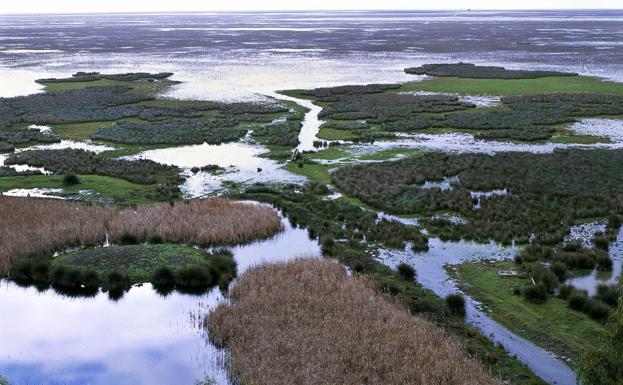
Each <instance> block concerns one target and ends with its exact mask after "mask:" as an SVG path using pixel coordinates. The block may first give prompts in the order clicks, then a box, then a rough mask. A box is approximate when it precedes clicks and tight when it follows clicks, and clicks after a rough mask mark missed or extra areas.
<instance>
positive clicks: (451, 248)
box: [0, 94, 623, 385]
mask: <svg viewBox="0 0 623 385" xmlns="http://www.w3.org/2000/svg"><path fill="white" fill-rule="evenodd" d="M271 96H273V97H275V98H277V99H280V100H288V101H292V102H296V103H298V104H300V105H301V106H303V107H305V108H306V109H307V110H308V112H307V113H306V114H305V118H304V122H303V126H302V130H301V133H300V135H299V141H300V144H299V146H298V148H297V149H298V150H299V151H314V150H315V148H314V146H313V142H314V141H315V140H318V138H317V135H318V132H319V129H320V126H321V124H322V123H323V122H322V121H321V120H320V119H319V117H318V114H319V113H320V112H321V111H322V108H321V107H319V106H317V105H315V104H314V103H313V102H312V101H310V100H306V99H298V98H293V97H290V96H285V95H281V94H274V95H271ZM622 142H623V140H622V141H614V142H613V143H609V144H598V145H590V146H586V145H584V146H583V145H565V144H548V143H545V144H514V143H509V142H489V141H480V140H475V139H474V138H473V136H471V135H468V134H441V135H427V134H415V135H405V136H403V137H402V138H400V139H399V140H397V141H379V142H376V143H374V144H372V145H366V146H363V145H353V146H351V148H352V149H353V150H354V151H363V152H365V151H379V150H382V149H387V148H392V147H401V146H402V147H413V148H422V149H430V150H441V151H452V152H485V153H493V152H499V151H528V152H551V151H553V150H554V149H555V148H565V147H590V148H622V147H623V143H622ZM80 145H81V144H79V143H74V142H62V143H59V144H56V145H49V146H45V148H67V147H76V146H80ZM42 147H43V146H42ZM86 147H88V149H90V150H91V149H93V147H94V146H93V145H92V144H88V145H86ZM105 149H106V148H104V147H101V148H100V147H98V148H96V149H95V150H96V151H103V150H105ZM264 151H265V149H264V148H262V146H258V145H255V144H253V143H249V142H245V141H242V142H236V143H226V144H222V145H218V146H212V145H196V146H183V147H176V148H166V149H159V150H152V151H148V152H145V153H142V154H139V155H138V156H137V157H136V158H145V159H152V160H154V161H157V162H161V163H165V164H175V165H178V166H180V167H182V168H184V169H185V170H186V171H185V172H188V170H189V169H190V167H195V166H197V167H200V166H204V165H207V164H218V165H220V166H223V167H226V168H230V169H231V170H230V171H228V172H225V173H224V174H222V175H218V176H214V175H209V174H205V173H197V174H193V175H188V176H189V178H188V181H187V182H186V184H185V186H183V189H184V191H185V192H186V195H187V196H189V197H193V196H201V195H203V194H205V193H209V192H214V191H216V190H217V189H218V188H220V186H221V184H222V182H223V181H225V180H232V179H233V180H235V181H239V182H255V181H264V182H270V181H277V182H280V181H290V182H301V181H302V180H303V179H302V178H301V177H299V176H296V175H294V174H291V173H289V172H287V171H286V170H284V169H283V168H282V165H281V164H279V163H277V162H275V161H272V160H269V159H264V158H261V157H259V155H261V154H262V152H264ZM231 154H237V156H236V157H231V156H230V155H231ZM240 154H242V155H241V156H240ZM3 160H4V158H2V157H0V164H1V163H3ZM260 169H261V171H260ZM26 193H28V192H26V191H18V192H15V195H25V194H26ZM30 193H33V192H32V191H31V192H30ZM52 193H53V192H52ZM42 195H43V194H42ZM52 195H53V194H52ZM45 196H48V197H49V196H50V195H49V194H45ZM386 217H387V216H386ZM390 219H397V220H402V219H400V218H394V217H392V218H390ZM282 221H283V223H284V228H285V231H284V232H282V233H281V234H279V235H277V236H275V237H273V238H271V239H269V240H265V241H258V242H255V243H253V244H250V245H243V246H237V247H234V248H233V249H232V251H233V252H234V257H235V259H236V261H237V263H238V272H239V274H242V273H244V271H245V270H246V269H248V268H249V267H250V266H252V265H255V264H258V263H261V262H274V261H283V260H290V259H293V258H296V257H303V256H306V257H319V256H320V254H321V253H320V247H319V245H318V243H317V242H316V241H312V240H310V239H309V238H308V235H307V232H306V231H305V230H303V229H298V228H294V227H292V226H291V225H290V223H289V222H288V221H287V219H285V218H283V217H282ZM406 223H407V224H417V221H414V220H406ZM622 245H623V239H622V237H621V235H619V240H618V242H617V246H616V247H614V249H615V251H616V253H617V254H616V258H613V260H614V261H615V264H616V266H618V271H620V270H621V268H620V267H621V263H620V262H621V259H623V258H622V257H621V255H623V246H622ZM518 250H519V249H518V248H515V247H510V248H504V247H501V246H499V245H496V244H494V243H491V244H478V243H473V242H464V241H461V242H442V241H441V240H439V239H437V238H431V239H430V250H429V251H428V252H426V253H414V252H412V251H410V247H408V246H407V248H406V249H405V251H400V250H389V249H384V250H381V251H380V254H379V260H380V261H382V262H383V263H385V264H387V265H388V266H390V267H395V266H396V265H397V264H398V263H400V262H402V261H404V262H407V263H409V264H411V265H413V266H414V267H415V268H416V270H417V272H418V281H419V282H420V283H421V284H422V285H424V286H425V287H427V288H429V289H431V290H433V291H434V292H435V293H436V294H437V295H439V296H440V297H445V296H446V295H448V294H450V293H452V292H456V291H458V288H457V285H456V282H454V281H453V280H452V279H451V278H450V277H449V275H448V274H447V272H446V270H445V265H452V264H458V263H462V262H466V261H478V260H502V259H511V258H513V256H514V255H515V253H517V251H518ZM589 280H590V279H589ZM588 284H589V285H590V284H591V283H590V282H589V283H588ZM11 298H17V299H19V301H16V300H12V299H11ZM466 298H467V316H466V322H467V323H469V324H471V325H473V326H474V327H476V328H477V329H478V330H480V331H481V332H482V334H483V335H485V336H487V337H488V338H489V339H490V340H491V341H493V342H495V343H499V344H501V345H502V346H504V348H505V349H506V351H507V352H508V354H510V355H514V356H516V357H517V359H518V360H519V361H521V362H522V363H524V364H525V365H526V366H528V367H529V368H530V369H531V370H532V371H533V372H534V373H535V374H537V375H538V376H539V377H541V378H542V379H543V380H544V381H546V382H548V383H550V384H558V385H576V384H577V380H576V377H575V374H574V372H573V371H572V370H571V369H570V368H569V367H568V366H567V365H566V364H565V363H564V362H562V361H561V360H560V359H559V358H557V357H555V356H554V355H553V354H552V353H550V352H548V351H546V350H545V349H542V348H540V347H538V346H536V345H535V344H533V343H531V342H530V341H528V340H526V339H524V338H522V337H520V336H518V335H517V334H515V333H513V332H511V331H510V330H508V329H507V328H505V327H504V326H503V325H501V324H500V323H498V322H496V321H495V320H493V318H492V317H490V316H489V315H488V314H487V313H485V312H484V311H483V310H482V309H481V308H480V307H479V304H478V303H477V302H476V301H475V300H474V299H472V298H470V297H469V296H466ZM0 300H1V302H2V303H3V304H8V305H7V307H5V309H8V310H9V311H6V312H5V314H7V315H8V316H3V317H1V318H0V336H1V337H2V339H3V341H6V343H3V345H2V346H0V371H2V372H4V373H7V374H8V376H9V379H13V378H15V379H17V381H15V382H16V383H22V382H24V383H31V382H33V383H47V384H49V383H50V382H48V381H50V380H49V379H50V378H57V379H59V381H60V380H61V379H62V381H64V382H63V383H66V384H79V383H81V382H83V381H84V379H85V378H89V379H91V378H99V379H102V381H101V383H102V384H104V383H111V380H112V382H114V383H119V384H123V383H126V382H127V383H133V384H139V385H140V384H148V383H152V382H153V378H154V376H156V375H158V373H161V375H164V373H163V370H164V369H163V370H161V371H158V370H155V371H152V372H150V371H143V372H141V371H136V368H139V367H152V368H153V367H155V366H154V365H156V364H155V362H159V363H160V364H159V365H163V363H165V362H168V365H169V366H167V367H168V368H169V370H171V372H170V373H175V374H176V375H177V376H178V377H176V382H180V381H181V380H183V379H186V378H187V377H188V376H191V375H192V376H193V378H194V379H196V378H200V379H202V378H203V377H206V378H207V377H209V378H210V379H211V380H214V381H215V383H216V384H219V385H226V384H229V379H228V378H227V375H226V372H225V369H224V365H223V360H224V353H223V352H222V351H219V350H218V349H217V348H216V347H214V346H212V345H211V344H210V343H209V342H206V338H205V330H204V329H203V327H202V326H201V320H199V319H198V318H197V317H199V316H198V314H205V313H207V311H208V310H209V309H211V308H213V307H214V306H216V305H218V304H219V303H222V302H223V301H225V298H224V297H223V296H222V294H221V293H220V292H219V291H218V289H215V290H213V291H212V292H210V293H209V294H207V295H205V296H203V297H200V298H199V300H198V301H197V300H196V298H194V299H189V298H187V297H185V296H183V295H181V294H173V295H171V296H170V297H167V298H166V299H163V298H160V297H158V296H157V295H156V294H155V293H154V292H153V290H151V289H150V286H149V285H143V286H141V287H135V288H133V289H132V290H131V291H130V293H128V295H127V297H126V298H125V299H123V300H122V301H120V302H119V303H108V302H107V301H106V299H105V297H104V295H103V294H101V293H100V294H98V295H97V296H96V297H95V298H90V299H79V300H76V299H67V298H64V297H59V295H57V294H55V293H53V292H52V291H45V292H38V291H36V290H35V289H33V288H28V289H25V288H20V287H17V286H15V285H14V284H9V283H2V284H1V285H0ZM46 301H50V302H49V303H50V304H53V305H54V306H53V309H52V308H50V307H51V305H44V304H45V303H47V302H46ZM93 304H97V305H93ZM3 306H4V305H3ZM157 306H163V307H164V308H167V309H170V310H171V312H170V313H171V314H173V315H172V316H166V315H164V313H163V312H161V311H158V312H157V313H153V312H152V313H150V314H154V315H153V317H156V318H157V319H155V318H154V319H145V317H137V318H136V319H133V318H132V311H133V310H134V309H137V308H138V309H144V310H148V311H150V310H153V309H154V308H155V307H157ZM39 308H41V309H47V310H49V311H46V314H45V316H44V315H43V314H39V315H37V314H34V313H38V312H39V311H36V312H35V311H34V310H33V309H39ZM28 309H30V310H28ZM85 309H86V310H85ZM84 311H86V312H87V313H88V314H90V315H88V318H89V319H102V320H107V322H108V324H106V325H105V324H100V323H96V325H99V326H100V327H102V328H106V329H108V330H117V331H116V332H114V333H113V335H111V336H107V338H106V340H107V341H105V342H106V343H104V341H103V338H102V335H101V331H100V330H96V329H95V328H87V327H85V326H84V325H83V324H84V322H83V323H80V322H79V319H80V316H79V315H80V314H82V312H84ZM33 312H34V313H33ZM117 313H118V314H119V315H118V316H117V315H116V314H117ZM41 317H43V318H45V319H47V322H49V325H50V328H51V330H53V331H54V333H53V334H54V335H57V337H54V338H53V341H50V340H46V339H45V338H46V337H44V336H43V335H41V336H37V335H33V334H32V330H34V329H35V328H34V327H33V319H32V318H34V319H35V320H36V319H39V318H41ZM124 317H125V318H124ZM43 318H41V319H43ZM189 323H190V324H191V325H192V327H191V328H188V324H189ZM29 325H30V326H29ZM67 325H69V326H71V327H69V328H67ZM77 325H79V326H77ZM115 328H117V329H115ZM128 329H130V330H141V333H137V334H134V335H133V333H130V332H128ZM6 330H11V331H12V333H11V336H10V338H9V336H7V335H4V334H6V333H2V331H6ZM67 330H72V332H75V333H76V334H77V335H72V332H68V331H67ZM115 333H116V334H115ZM145 333H147V334H145ZM48 334H49V333H48ZM46 335H47V334H46ZM77 337H80V338H81V342H80V343H78V342H77V341H76V338H77ZM148 340H149V341H151V342H150V343H147V341H148ZM162 341H165V342H166V343H165V344H163V345H164V347H163V348H158V344H159V343H162ZM180 341H183V342H180ZM112 342H114V343H115V344H117V345H116V346H118V347H113V343H112ZM52 343H54V344H58V346H66V347H67V349H61V348H56V349H53V348H52V349H42V346H43V347H45V346H47V347H48V348H49V347H50V346H49V344H52ZM180 344H181V345H180ZM81 346H82V347H87V346H102V354H101V355H97V354H95V352H90V353H89V354H86V355H85V356H84V357H82V358H80V357H81V356H80V355H79V353H78V352H80V351H81V350H80V349H81ZM130 347H131V348H130ZM167 349H170V351H168V350H167ZM185 349H190V351H191V352H192V353H191V357H187V356H185V355H184V353H180V352H182V351H184V350H185ZM38 351H40V352H42V354H40V355H35V356H36V357H29V356H30V354H31V352H38ZM44 352H45V353H49V352H56V355H55V358H54V359H53V360H52V359H49V356H47V357H44V356H45V355H46V354H43V353H44ZM104 353H106V354H104ZM176 354H178V355H179V354H181V356H183V357H185V358H184V359H183V360H182V361H184V362H182V363H180V362H177V361H179V359H178V358H175V356H176ZM39 356H40V357H39ZM104 356H105V357H106V358H104ZM124 357H126V359H127V362H126V363H127V367H126V365H125V364H124ZM128 357H133V358H132V359H131V360H130V359H129V358H128ZM154 357H157V359H156V358H154ZM89 359H91V361H89ZM137 360H138V361H137ZM140 360H143V361H142V362H141V361H140ZM154 360H155V361H154ZM167 360H169V361H167ZM189 360H190V362H192V364H191V365H190V366H189V365H188V361H189ZM67 362H75V364H74V365H73V366H72V367H70V368H68V367H65V366H63V363H67ZM202 362H203V363H202ZM174 364H177V365H178V366H177V367H175V368H173V367H171V366H172V365H173V366H174ZM141 365H144V366H141ZM156 366H157V365H156ZM180 368H181V369H183V370H180ZM93 371H95V372H96V375H94V374H93ZM182 371H187V374H185V375H181V374H180V373H181V372H182ZM99 372H101V374H100V373H99ZM170 373H169V375H170ZM121 378H126V380H124V381H121V380H119V379H121ZM190 380H192V379H189V381H186V382H188V383H190V382H192V381H190ZM128 381H130V382H128ZM182 382H184V381H182ZM91 383H93V384H99V383H100V382H97V381H96V382H91Z"/></svg>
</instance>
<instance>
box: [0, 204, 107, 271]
mask: <svg viewBox="0 0 623 385" xmlns="http://www.w3.org/2000/svg"><path fill="white" fill-rule="evenodd" d="M115 213H116V210H115V209H114V208H112V207H106V206H88V205H85V204H80V203H69V202H63V201H59V200H52V199H34V198H14V197H5V196H0V214H1V218H0V273H6V271H7V270H8V268H9V265H10V263H11V261H12V260H14V259H15V258H16V257H18V256H22V255H25V254H28V253H32V252H50V253H51V252H54V251H56V250H62V249H64V248H66V247H71V246H78V245H96V244H100V243H101V242H103V241H104V239H105V237H106V235H105V227H106V222H107V221H109V220H110V218H112V217H113V216H114V215H115Z"/></svg>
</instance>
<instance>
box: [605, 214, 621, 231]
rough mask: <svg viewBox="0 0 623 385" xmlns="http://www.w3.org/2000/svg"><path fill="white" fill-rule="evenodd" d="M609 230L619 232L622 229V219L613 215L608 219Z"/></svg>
mask: <svg viewBox="0 0 623 385" xmlns="http://www.w3.org/2000/svg"><path fill="white" fill-rule="evenodd" d="M608 228H610V229H613V230H618V229H620V228H621V217H620V216H618V215H615V214H612V215H610V216H609V217H608Z"/></svg>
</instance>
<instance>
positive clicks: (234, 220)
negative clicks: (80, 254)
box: [0, 197, 281, 274]
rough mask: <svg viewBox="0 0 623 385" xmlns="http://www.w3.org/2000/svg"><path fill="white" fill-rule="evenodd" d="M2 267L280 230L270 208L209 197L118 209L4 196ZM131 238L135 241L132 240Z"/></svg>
mask: <svg viewBox="0 0 623 385" xmlns="http://www.w3.org/2000/svg"><path fill="white" fill-rule="evenodd" d="M0 208H1V211H2V213H3V215H4V219H5V220H3V221H2V222H1V223H0V245H1V249H0V267H1V270H0V271H1V272H2V273H3V274H6V273H8V272H9V271H10V268H11V266H12V265H13V264H14V263H15V262H17V261H19V260H20V259H23V258H27V257H28V255H33V254H34V255H41V254H42V255H44V256H45V257H46V258H47V259H49V258H50V257H51V256H52V253H54V252H56V251H63V250H65V249H67V248H74V247H93V246H99V245H102V244H103V243H104V242H105V241H106V240H107V238H106V237H107V234H108V240H109V241H110V242H112V243H138V242H141V243H142V242H146V241H148V240H150V239H151V240H153V239H154V236H155V235H158V236H159V237H160V239H161V240H162V241H163V242H167V243H184V244H189V245H201V246H206V247H207V246H218V245H223V244H233V243H244V242H248V241H251V240H254V239H257V238H264V237H267V236H270V235H272V234H274V233H275V232H277V231H279V230H280V229H281V221H280V220H279V217H278V216H277V215H276V213H275V212H274V211H273V210H272V209H271V208H269V207H263V206H258V205H249V204H246V203H240V202H234V201H229V200H226V199H218V198H214V199H204V200H196V201H190V202H186V203H179V204H175V205H170V204H153V205H147V206H136V207H130V208H125V209H118V208H115V207H112V206H100V205H91V204H82V203H75V202H63V201H56V200H40V199H33V198H12V197H0ZM128 240H130V241H131V242H128Z"/></svg>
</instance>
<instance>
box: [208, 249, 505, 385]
mask: <svg viewBox="0 0 623 385" xmlns="http://www.w3.org/2000/svg"><path fill="white" fill-rule="evenodd" d="M231 297H232V301H231V304H230V305H220V306H219V307H217V308H216V309H215V310H214V311H213V312H212V313H210V314H209V315H208V317H207V319H206V324H207V327H208V329H209V332H210V337H211V338H212V340H213V341H214V342H215V343H216V344H219V345H223V346H226V347H228V348H229V350H230V353H231V356H230V363H229V364H230V370H231V372H232V375H233V376H234V377H236V378H237V379H238V380H239V381H240V383H245V384H254V385H281V384H299V385H307V384H309V385H311V384H313V385H325V384H326V385H334V384H369V385H376V384H378V385H381V384H383V385H393V384H396V385H398V384H400V385H402V384H413V385H418V384H421V385H489V384H491V385H493V384H499V381H497V380H496V379H494V378H493V377H491V376H490V375H489V374H488V373H487V371H486V369H484V368H483V367H482V366H481V365H480V364H479V363H478V362H477V361H476V360H474V359H473V358H471V357H469V356H468V355H467V354H466V352H465V351H464V350H463V348H462V346H461V345H460V344H459V342H457V341H456V340H454V339H453V338H451V337H449V336H448V335H447V334H446V333H445V332H444V331H443V330H442V329H440V328H439V327H437V326H435V325H434V324H432V323H431V322H430V321H428V320H425V319H423V318H420V317H417V316H412V315H410V314H409V313H408V312H407V311H406V310H404V309H402V308H400V307H398V306H396V305H395V304H394V303H392V302H390V301H389V300H388V299H387V298H386V297H385V296H383V295H382V294H379V293H378V292H377V291H376V290H375V289H374V288H373V286H372V284H371V283H370V282H369V281H368V280H366V279H365V278H362V277H356V278H350V277H348V276H347V275H346V273H345V271H344V268H343V267H342V266H341V265H339V264H337V263H335V262H332V261H328V260H324V261H321V260H299V261H295V262H291V263H286V264H277V265H265V266H261V267H258V268H254V269H252V270H249V271H248V272H247V273H246V274H244V275H243V276H242V277H241V278H240V280H239V282H238V283H237V284H236V286H235V287H234V288H233V289H232V291H231Z"/></svg>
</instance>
